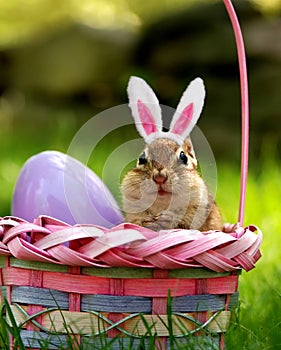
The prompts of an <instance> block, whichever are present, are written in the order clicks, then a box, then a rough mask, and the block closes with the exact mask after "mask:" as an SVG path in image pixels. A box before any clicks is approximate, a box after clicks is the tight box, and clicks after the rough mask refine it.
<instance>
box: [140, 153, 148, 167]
mask: <svg viewBox="0 0 281 350" xmlns="http://www.w3.org/2000/svg"><path fill="white" fill-rule="evenodd" d="M146 163H147V159H146V157H145V153H144V152H143V153H142V154H141V155H140V156H139V165H143V164H146Z"/></svg>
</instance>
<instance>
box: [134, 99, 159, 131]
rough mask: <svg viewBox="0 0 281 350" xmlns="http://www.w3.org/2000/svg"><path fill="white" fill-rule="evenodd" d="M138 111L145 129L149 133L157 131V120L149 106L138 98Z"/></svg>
mask: <svg viewBox="0 0 281 350" xmlns="http://www.w3.org/2000/svg"><path fill="white" fill-rule="evenodd" d="M137 103H138V112H139V116H140V120H141V124H142V126H143V129H144V131H145V132H146V134H147V135H150V134H152V133H153V132H156V131H157V128H156V125H155V120H154V118H153V115H152V114H151V112H150V110H149V108H148V107H147V106H146V105H145V104H144V103H143V102H142V101H141V100H138V102H137Z"/></svg>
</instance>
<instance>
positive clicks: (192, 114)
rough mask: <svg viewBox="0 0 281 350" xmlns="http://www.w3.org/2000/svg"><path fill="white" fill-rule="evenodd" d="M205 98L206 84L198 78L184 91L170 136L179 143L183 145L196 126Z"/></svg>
mask: <svg viewBox="0 0 281 350" xmlns="http://www.w3.org/2000/svg"><path fill="white" fill-rule="evenodd" d="M204 98H205V88H204V83H203V80H202V79H201V78H196V79H194V80H192V82H191V83H190V84H189V85H188V87H187V89H186V90H185V91H184V93H183V95H182V97H181V99H180V102H179V104H178V107H177V109H176V111H175V114H174V116H173V118H172V121H171V125H170V131H169V133H168V134H169V136H168V135H167V136H166V137H169V138H172V139H174V140H175V141H177V142H178V143H183V142H184V140H185V139H186V138H187V136H188V135H189V134H190V133H191V131H192V129H193V128H194V126H195V125H196V123H197V121H198V119H199V117H200V114H201V112H202V109H203V105H204Z"/></svg>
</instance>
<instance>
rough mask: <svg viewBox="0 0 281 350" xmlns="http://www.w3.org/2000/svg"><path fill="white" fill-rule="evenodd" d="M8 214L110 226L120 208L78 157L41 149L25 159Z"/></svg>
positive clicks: (118, 219) (118, 218)
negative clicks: (10, 210)
mask: <svg viewBox="0 0 281 350" xmlns="http://www.w3.org/2000/svg"><path fill="white" fill-rule="evenodd" d="M12 215H14V216H18V217H21V218H23V219H25V220H27V221H30V222H32V221H33V220H34V219H35V218H36V217H38V216H39V215H48V216H52V217H54V218H57V219H59V220H62V221H64V222H66V223H68V224H70V225H74V224H95V225H99V226H104V227H112V226H114V225H117V224H119V223H121V222H122V221H123V216H122V213H121V210H120V208H119V206H118V204H117V202H116V201H115V199H114V198H113V196H112V194H111V192H110V191H109V189H108V188H107V187H106V185H105V184H104V183H103V182H102V180H101V179H100V178H99V177H98V176H97V175H96V174H95V173H94V172H93V171H92V170H90V169H89V168H88V167H87V166H85V165H84V164H82V163H81V162H79V161H78V160H76V159H74V158H72V157H70V156H68V155H66V154H63V153H60V152H57V151H45V152H42V153H39V154H37V155H35V156H33V157H31V158H29V159H28V160H27V161H26V163H25V164H24V166H23V168H22V170H21V172H20V174H19V177H18V179H17V183H16V186H15V190H14V194H13V199H12Z"/></svg>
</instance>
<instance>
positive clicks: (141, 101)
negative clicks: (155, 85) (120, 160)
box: [127, 77, 163, 142]
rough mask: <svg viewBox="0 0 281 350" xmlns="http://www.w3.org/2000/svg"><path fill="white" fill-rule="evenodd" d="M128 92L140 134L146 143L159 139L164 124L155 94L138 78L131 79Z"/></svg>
mask: <svg viewBox="0 0 281 350" xmlns="http://www.w3.org/2000/svg"><path fill="white" fill-rule="evenodd" d="M127 92H128V98H129V107H130V108H131V110H132V115H133V118H134V120H135V124H136V128H137V130H138V132H139V133H140V135H141V136H142V137H143V138H144V140H145V141H146V142H148V141H149V140H150V141H151V140H152V139H153V138H157V136H158V134H159V133H161V131H162V125H163V122H162V117H161V108H160V105H159V102H158V99H157V97H156V95H155V93H154V92H153V90H152V89H151V87H150V86H149V85H148V84H147V83H146V82H145V81H144V80H143V79H141V78H138V77H131V78H130V80H129V83H128V89H127ZM154 136H155V137H154Z"/></svg>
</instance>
